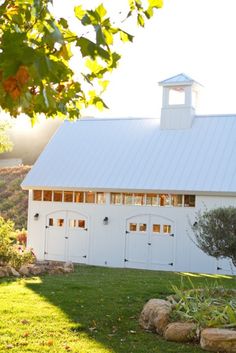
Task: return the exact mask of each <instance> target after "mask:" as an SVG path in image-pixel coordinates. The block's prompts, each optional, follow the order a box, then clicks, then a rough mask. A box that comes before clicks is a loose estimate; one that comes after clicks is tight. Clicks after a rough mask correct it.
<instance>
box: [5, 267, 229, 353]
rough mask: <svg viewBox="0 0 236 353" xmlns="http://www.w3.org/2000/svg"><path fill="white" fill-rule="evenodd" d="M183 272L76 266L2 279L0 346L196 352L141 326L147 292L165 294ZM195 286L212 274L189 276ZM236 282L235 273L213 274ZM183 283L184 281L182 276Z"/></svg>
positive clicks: (91, 352)
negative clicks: (69, 269)
mask: <svg viewBox="0 0 236 353" xmlns="http://www.w3.org/2000/svg"><path fill="white" fill-rule="evenodd" d="M183 276H186V274H185V275H184V274H178V273H168V272H156V271H140V270H127V269H109V268H98V267H88V266H78V267H77V268H76V272H75V273H72V274H69V275H64V276H61V275H58V276H56V275H54V276H49V275H48V276H43V277H41V278H39V277H34V278H30V279H19V280H13V279H6V280H1V282H0V283H1V285H0V352H14V353H15V352H17V353H24V352H33V353H38V352H40V353H44V352H55V353H61V352H67V351H68V352H73V353H108V352H114V353H132V352H133V353H168V352H173V353H176V352H178V353H181V352H182V353H197V352H198V353H200V352H202V350H201V349H200V348H199V347H197V346H192V345H183V344H175V343H171V342H165V341H164V340H163V339H161V338H160V337H158V336H157V335H155V334H152V333H147V332H144V331H142V330H141V329H140V328H139V326H138V317H139V314H140V311H141V309H142V307H143V304H144V303H145V301H146V300H148V299H150V298H155V297H156V298H157V297H158V298H165V297H166V295H168V294H170V293H171V292H172V289H171V284H177V285H179V284H180V281H181V277H183ZM191 280H192V281H193V282H194V284H195V286H198V285H199V286H201V285H202V284H203V283H208V284H210V283H213V282H215V280H216V277H214V276H201V275H199V276H197V275H193V276H191ZM217 281H218V282H219V284H223V285H224V286H225V287H228V288H235V287H236V278H235V277H234V278H232V277H226V276H225V277H220V276H219V277H218V279H217ZM186 286H187V281H186Z"/></svg>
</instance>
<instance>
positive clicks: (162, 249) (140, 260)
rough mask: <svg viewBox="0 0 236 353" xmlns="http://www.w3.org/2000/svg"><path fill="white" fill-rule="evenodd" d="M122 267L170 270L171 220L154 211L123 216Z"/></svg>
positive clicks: (171, 261) (171, 264)
mask: <svg viewBox="0 0 236 353" xmlns="http://www.w3.org/2000/svg"><path fill="white" fill-rule="evenodd" d="M124 261H125V267H133V268H147V269H163V270H171V268H173V266H174V222H173V221H171V220H169V219H167V218H164V217H160V216H157V215H150V214H149V215H137V216H134V217H130V218H128V219H127V220H126V243H125V259H124Z"/></svg>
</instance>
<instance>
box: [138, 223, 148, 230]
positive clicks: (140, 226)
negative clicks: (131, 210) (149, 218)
mask: <svg viewBox="0 0 236 353" xmlns="http://www.w3.org/2000/svg"><path fill="white" fill-rule="evenodd" d="M139 231H140V232H146V231H147V225H146V223H139Z"/></svg>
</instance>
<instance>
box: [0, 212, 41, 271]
mask: <svg viewBox="0 0 236 353" xmlns="http://www.w3.org/2000/svg"><path fill="white" fill-rule="evenodd" d="M15 239H16V234H15V229H14V223H13V222H12V221H10V220H7V221H5V220H4V219H3V218H2V217H0V263H4V264H9V265H10V266H13V267H14V268H16V269H19V268H20V267H21V266H22V265H24V264H28V263H32V262H34V260H35V257H34V254H33V253H32V251H31V250H28V249H26V248H25V246H24V245H18V244H16V243H15Z"/></svg>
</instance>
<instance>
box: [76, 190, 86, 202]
mask: <svg viewBox="0 0 236 353" xmlns="http://www.w3.org/2000/svg"><path fill="white" fill-rule="evenodd" d="M75 202H84V192H81V191H76V192H75Z"/></svg>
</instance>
